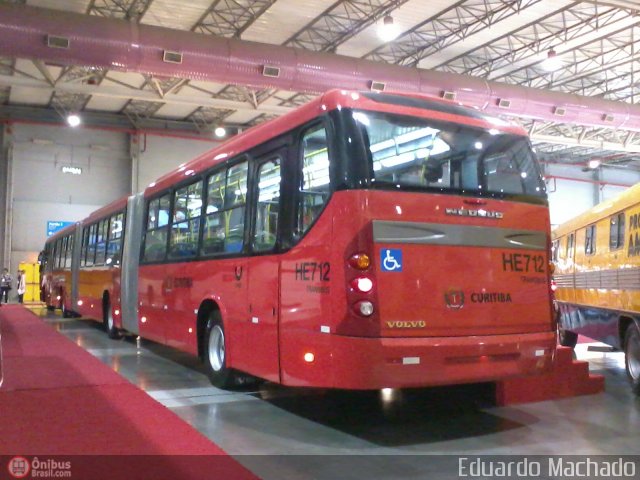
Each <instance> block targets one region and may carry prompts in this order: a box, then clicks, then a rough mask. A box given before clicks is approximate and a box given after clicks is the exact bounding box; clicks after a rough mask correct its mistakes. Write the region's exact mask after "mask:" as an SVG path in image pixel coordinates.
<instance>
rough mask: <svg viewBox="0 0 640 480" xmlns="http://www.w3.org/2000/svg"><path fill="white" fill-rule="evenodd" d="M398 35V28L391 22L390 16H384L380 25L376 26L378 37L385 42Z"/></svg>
mask: <svg viewBox="0 0 640 480" xmlns="http://www.w3.org/2000/svg"><path fill="white" fill-rule="evenodd" d="M398 35H400V27H398V25H396V24H395V23H394V22H393V17H392V16H391V15H386V16H385V17H384V18H383V19H382V24H381V25H379V26H378V37H380V39H381V40H383V41H385V42H391V41H392V40H395V39H396V38H398Z"/></svg>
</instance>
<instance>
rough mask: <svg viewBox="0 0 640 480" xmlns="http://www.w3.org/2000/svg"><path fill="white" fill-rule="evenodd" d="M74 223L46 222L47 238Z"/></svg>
mask: <svg viewBox="0 0 640 480" xmlns="http://www.w3.org/2000/svg"><path fill="white" fill-rule="evenodd" d="M74 223H76V222H63V221H61V220H48V221H47V237H50V236H51V235H53V234H54V233H56V232H57V231H59V230H62V229H63V228H65V227H68V226H69V225H73V224H74Z"/></svg>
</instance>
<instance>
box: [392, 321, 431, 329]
mask: <svg viewBox="0 0 640 480" xmlns="http://www.w3.org/2000/svg"><path fill="white" fill-rule="evenodd" d="M426 326H427V322H425V321H424V320H408V321H405V320H394V321H391V322H387V327H389V328H424V327H426Z"/></svg>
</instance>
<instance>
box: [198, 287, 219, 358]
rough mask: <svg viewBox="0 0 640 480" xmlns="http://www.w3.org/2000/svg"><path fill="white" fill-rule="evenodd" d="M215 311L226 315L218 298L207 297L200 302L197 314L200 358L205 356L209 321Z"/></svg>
mask: <svg viewBox="0 0 640 480" xmlns="http://www.w3.org/2000/svg"><path fill="white" fill-rule="evenodd" d="M213 312H218V313H219V314H220V316H221V317H224V315H223V313H222V308H220V303H219V301H218V299H216V298H206V299H204V300H203V301H202V302H200V306H199V307H198V314H197V315H196V334H197V342H198V358H200V359H201V360H202V359H203V358H204V340H205V335H206V333H207V322H208V321H209V317H210V316H211V314H212V313H213Z"/></svg>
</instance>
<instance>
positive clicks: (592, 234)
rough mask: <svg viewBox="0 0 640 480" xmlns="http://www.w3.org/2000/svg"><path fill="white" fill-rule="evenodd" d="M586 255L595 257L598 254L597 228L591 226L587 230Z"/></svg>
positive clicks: (585, 239) (585, 238) (585, 237)
mask: <svg viewBox="0 0 640 480" xmlns="http://www.w3.org/2000/svg"><path fill="white" fill-rule="evenodd" d="M584 253H585V255H593V254H594V253H596V226H595V225H589V226H588V227H587V228H586V232H585V236H584Z"/></svg>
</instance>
